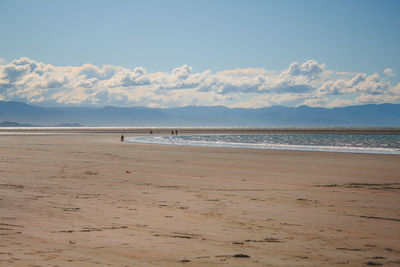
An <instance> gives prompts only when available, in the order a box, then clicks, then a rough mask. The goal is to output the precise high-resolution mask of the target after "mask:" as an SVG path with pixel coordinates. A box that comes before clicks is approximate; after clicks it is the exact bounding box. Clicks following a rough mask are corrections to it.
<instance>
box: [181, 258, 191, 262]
mask: <svg viewBox="0 0 400 267" xmlns="http://www.w3.org/2000/svg"><path fill="white" fill-rule="evenodd" d="M181 262H190V260H188V259H183V260H181Z"/></svg>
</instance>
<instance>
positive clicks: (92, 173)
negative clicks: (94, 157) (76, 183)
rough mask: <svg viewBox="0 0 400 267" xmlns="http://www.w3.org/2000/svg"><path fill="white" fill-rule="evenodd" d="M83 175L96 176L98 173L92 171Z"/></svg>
mask: <svg viewBox="0 0 400 267" xmlns="http://www.w3.org/2000/svg"><path fill="white" fill-rule="evenodd" d="M83 173H84V174H86V175H96V174H98V172H92V171H84V172H83Z"/></svg>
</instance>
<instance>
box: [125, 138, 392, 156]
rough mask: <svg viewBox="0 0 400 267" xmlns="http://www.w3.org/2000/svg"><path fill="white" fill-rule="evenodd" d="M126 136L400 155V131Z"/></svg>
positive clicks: (150, 141) (212, 144) (216, 144)
mask: <svg viewBox="0 0 400 267" xmlns="http://www.w3.org/2000/svg"><path fill="white" fill-rule="evenodd" d="M126 140H127V141H129V142H135V143H146V144H163V145H184V146H206V147H231V148H253V149H275V150H297V151H322V152H345V153H346V152H347V153H373V154H394V155H400V135H399V134H390V135H389V134H382V135H380V134H262V135H242V134H237V135H231V134H229V135H228V134H212V135H182V136H137V137H128V138H126Z"/></svg>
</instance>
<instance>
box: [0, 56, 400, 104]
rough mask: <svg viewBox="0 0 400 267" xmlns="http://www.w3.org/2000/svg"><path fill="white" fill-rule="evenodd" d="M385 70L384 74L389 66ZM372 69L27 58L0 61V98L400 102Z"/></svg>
mask: <svg viewBox="0 0 400 267" xmlns="http://www.w3.org/2000/svg"><path fill="white" fill-rule="evenodd" d="M384 74H385V75H386V77H387V76H391V75H392V74H394V72H393V70H391V69H386V70H385V71H384ZM385 75H384V77H381V76H379V75H378V74H376V73H375V74H370V75H368V74H366V73H347V72H340V71H333V70H329V69H328V68H327V66H326V65H325V64H321V63H318V62H317V61H314V60H308V61H306V62H303V63H301V62H293V63H291V64H289V66H288V68H287V69H284V70H281V71H277V70H266V69H262V68H245V69H234V70H224V71H220V72H216V73H212V72H211V71H209V70H208V71H204V72H200V73H196V72H193V69H192V67H191V66H189V65H183V66H180V67H177V68H175V69H173V70H172V71H171V72H155V73H149V72H148V71H147V70H146V69H145V68H143V67H135V68H133V69H128V68H124V67H121V66H113V65H105V66H102V67H99V66H95V65H93V64H90V63H88V64H84V65H83V66H75V67H72V66H66V67H61V66H54V65H50V64H44V63H42V62H37V61H35V60H32V59H29V58H20V59H16V60H13V61H11V62H9V63H5V62H3V63H1V62H0V99H3V100H15V101H23V102H28V103H39V104H40V103H41V104H46V105H85V106H88V105H98V106H105V105H116V106H148V107H176V106H185V105H225V106H231V107H253V108H256V107H265V106H271V105H290V106H296V105H310V106H326V107H333V106H343V105H351V104H360V103H383V102H392V103H394V102H396V103H397V102H399V101H400V97H399V95H400V84H397V85H395V86H393V85H392V84H391V83H390V82H389V81H387V80H385Z"/></svg>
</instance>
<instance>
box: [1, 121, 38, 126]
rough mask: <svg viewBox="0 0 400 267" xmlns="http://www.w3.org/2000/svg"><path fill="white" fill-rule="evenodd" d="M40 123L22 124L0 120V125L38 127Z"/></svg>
mask: <svg viewBox="0 0 400 267" xmlns="http://www.w3.org/2000/svg"><path fill="white" fill-rule="evenodd" d="M37 126H38V125H33V124H27V123H25V124H22V123H18V122H14V121H3V122H0V127H37Z"/></svg>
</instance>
